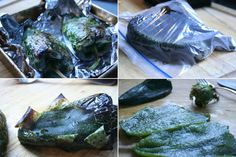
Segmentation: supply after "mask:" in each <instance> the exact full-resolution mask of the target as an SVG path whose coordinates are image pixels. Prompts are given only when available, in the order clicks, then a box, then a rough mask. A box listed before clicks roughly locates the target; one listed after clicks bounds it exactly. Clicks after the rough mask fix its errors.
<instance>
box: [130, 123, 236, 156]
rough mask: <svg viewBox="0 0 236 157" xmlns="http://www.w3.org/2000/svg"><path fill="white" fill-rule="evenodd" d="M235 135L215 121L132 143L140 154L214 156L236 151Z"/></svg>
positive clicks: (157, 134) (151, 136) (227, 154)
mask: <svg viewBox="0 0 236 157" xmlns="http://www.w3.org/2000/svg"><path fill="white" fill-rule="evenodd" d="M235 150H236V139H235V138H234V136H233V135H232V134H231V133H230V132H229V128H228V127H227V126H225V125H222V124H219V123H203V124H198V125H190V126H187V127H184V128H181V129H179V130H168V131H162V132H159V133H155V134H152V135H150V136H148V137H146V138H144V139H142V140H141V141H140V142H139V143H138V144H136V146H135V147H134V151H135V152H136V153H137V154H138V155H139V156H144V157H147V156H148V157H162V156H165V157H167V156H168V157H179V156H182V157H189V156H191V157H200V156H201V157H203V156H204V157H206V156H207V157H215V156H233V155H236V151H235Z"/></svg>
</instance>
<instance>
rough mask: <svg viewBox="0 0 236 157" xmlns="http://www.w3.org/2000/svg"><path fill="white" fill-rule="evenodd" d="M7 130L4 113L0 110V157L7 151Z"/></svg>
mask: <svg viewBox="0 0 236 157" xmlns="http://www.w3.org/2000/svg"><path fill="white" fill-rule="evenodd" d="M7 144H8V132H7V123H6V117H5V115H4V114H3V113H2V112H1V111H0V157H4V156H5V155H6V151H7Z"/></svg>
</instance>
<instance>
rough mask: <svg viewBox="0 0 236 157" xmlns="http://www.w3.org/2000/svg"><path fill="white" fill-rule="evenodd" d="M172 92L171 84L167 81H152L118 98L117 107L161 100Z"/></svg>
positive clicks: (146, 81) (137, 86)
mask: <svg viewBox="0 0 236 157" xmlns="http://www.w3.org/2000/svg"><path fill="white" fill-rule="evenodd" d="M171 91H172V84H171V82H170V81H168V80H164V79H163V80H162V79H153V80H145V81H144V82H142V83H140V84H138V85H136V86H135V87H133V88H131V89H129V90H128V91H127V92H125V93H124V94H122V95H121V96H120V97H119V105H138V104H143V103H146V102H150V101H154V100H157V99H161V98H163V97H165V96H167V95H169V94H170V93H171Z"/></svg>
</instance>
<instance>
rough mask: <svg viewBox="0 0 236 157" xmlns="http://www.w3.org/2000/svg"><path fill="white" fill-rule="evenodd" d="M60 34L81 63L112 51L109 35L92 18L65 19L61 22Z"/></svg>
mask: <svg viewBox="0 0 236 157" xmlns="http://www.w3.org/2000/svg"><path fill="white" fill-rule="evenodd" d="M62 32H63V34H64V35H65V37H66V38H67V39H68V40H69V41H70V42H71V44H72V47H73V48H74V50H75V51H76V55H77V56H78V57H79V58H80V59H81V60H82V61H89V60H92V59H94V58H97V57H99V56H102V55H104V54H106V53H108V52H110V51H111V49H112V39H111V35H109V34H108V33H107V32H106V26H104V25H102V24H100V23H99V22H97V21H96V20H95V19H94V18H91V17H72V18H71V17H67V18H65V19H64V20H63V26H62Z"/></svg>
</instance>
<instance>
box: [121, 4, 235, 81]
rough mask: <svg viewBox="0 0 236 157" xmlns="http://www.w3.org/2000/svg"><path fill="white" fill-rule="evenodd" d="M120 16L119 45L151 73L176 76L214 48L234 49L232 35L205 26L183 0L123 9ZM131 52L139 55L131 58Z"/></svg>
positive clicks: (203, 57) (202, 58)
mask: <svg viewBox="0 0 236 157" xmlns="http://www.w3.org/2000/svg"><path fill="white" fill-rule="evenodd" d="M120 18H121V19H120V21H121V22H120V25H119V28H120V35H121V38H120V47H121V49H122V50H123V51H124V52H125V53H126V55H127V56H128V57H129V58H130V59H131V60H132V62H133V63H134V64H136V63H138V66H139V67H141V68H142V69H143V70H144V71H145V72H146V73H147V74H148V75H149V76H152V77H153V76H154V77H163V76H164V77H175V76H179V75H181V74H182V73H184V72H185V71H186V70H188V69H189V68H190V67H191V66H192V65H194V64H196V63H197V62H199V61H201V60H204V59H206V58H207V57H208V56H209V55H211V54H212V53H213V51H214V50H222V51H235V50H236V48H235V47H236V43H235V42H234V40H233V39H232V38H230V37H227V36H225V35H223V34H222V33H220V32H219V31H217V30H214V29H211V28H209V27H207V26H205V25H204V24H203V22H202V21H201V20H200V19H199V18H198V17H197V15H196V13H195V11H194V10H193V9H192V8H191V6H190V5H189V4H188V3H187V2H185V1H183V0H172V1H170V2H166V3H161V4H159V5H157V6H155V7H152V8H150V9H147V10H144V11H142V12H140V13H138V14H136V15H131V14H127V13H124V14H123V15H121V16H120ZM125 34H126V36H125ZM127 43H129V44H127ZM125 44H126V45H125ZM134 54H135V55H136V56H139V57H135V58H133V57H132V56H134ZM141 63H143V64H144V66H145V67H147V64H149V66H150V67H152V69H155V70H154V71H158V72H159V74H153V70H152V73H151V71H150V70H147V68H143V65H141Z"/></svg>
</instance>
